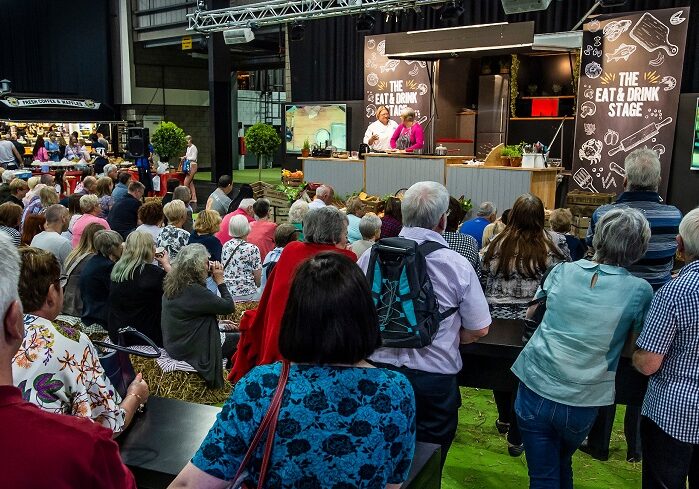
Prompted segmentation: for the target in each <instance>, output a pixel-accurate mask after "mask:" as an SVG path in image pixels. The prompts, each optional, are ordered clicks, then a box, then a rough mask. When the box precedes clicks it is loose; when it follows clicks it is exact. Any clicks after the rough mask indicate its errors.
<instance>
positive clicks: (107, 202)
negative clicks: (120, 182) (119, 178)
mask: <svg viewBox="0 0 699 489" xmlns="http://www.w3.org/2000/svg"><path fill="white" fill-rule="evenodd" d="M113 188H114V181H113V180H112V179H111V178H109V177H100V179H99V180H97V188H96V191H95V194H96V195H97V199H98V200H99V207H100V214H99V217H101V218H102V219H106V218H107V216H108V215H109V211H111V210H112V206H113V205H114V198H113V197H112V189H113Z"/></svg>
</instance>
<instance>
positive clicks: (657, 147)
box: [651, 144, 665, 157]
mask: <svg viewBox="0 0 699 489" xmlns="http://www.w3.org/2000/svg"><path fill="white" fill-rule="evenodd" d="M651 149H652V150H653V151H655V152H656V153H658V157H660V156H662V155H664V154H665V146H664V145H662V144H656V145H655V146H653V147H652V148H651Z"/></svg>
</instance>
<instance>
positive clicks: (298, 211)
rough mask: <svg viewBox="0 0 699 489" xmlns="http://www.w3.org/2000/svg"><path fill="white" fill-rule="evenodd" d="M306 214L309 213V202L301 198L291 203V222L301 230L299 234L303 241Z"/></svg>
mask: <svg viewBox="0 0 699 489" xmlns="http://www.w3.org/2000/svg"><path fill="white" fill-rule="evenodd" d="M306 214H308V202H306V201H305V200H301V199H299V200H297V201H296V202H294V203H293V204H291V207H290V208H289V222H290V223H291V224H293V225H294V227H295V228H296V229H298V230H299V231H300V232H301V234H300V235H299V239H300V240H301V241H303V219H304V218H305V217H306Z"/></svg>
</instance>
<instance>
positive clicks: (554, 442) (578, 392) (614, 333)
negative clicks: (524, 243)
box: [504, 204, 653, 487]
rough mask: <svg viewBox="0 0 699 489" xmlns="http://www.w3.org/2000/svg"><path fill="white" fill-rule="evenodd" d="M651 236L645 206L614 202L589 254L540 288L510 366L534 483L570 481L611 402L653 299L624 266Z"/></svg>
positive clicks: (635, 257) (561, 484)
mask: <svg viewBox="0 0 699 489" xmlns="http://www.w3.org/2000/svg"><path fill="white" fill-rule="evenodd" d="M516 207H517V204H515V207H514V208H513V209H512V216H511V217H512V219H511V221H510V224H509V225H508V228H509V227H510V226H512V225H513V223H514V221H515V220H516V218H515V215H516V214H517V211H516ZM506 232H507V230H505V231H504V233H506ZM649 238H650V228H649V226H648V222H647V221H646V219H645V217H644V216H643V214H642V213H641V212H640V211H638V210H636V209H628V208H625V209H624V208H622V209H615V210H611V211H609V212H607V213H606V214H605V215H604V216H603V217H602V218H601V219H600V220H599V221H598V223H597V229H596V232H595V238H594V241H593V245H594V247H595V255H594V257H593V258H592V260H591V261H590V260H584V259H583V260H578V261H576V262H573V263H563V264H561V265H558V266H556V267H554V268H553V270H551V272H550V273H549V275H548V277H547V278H546V280H545V281H544V283H543V285H542V286H541V287H540V288H539V289H538V290H537V294H536V297H537V298H542V297H548V300H547V303H546V312H545V313H544V317H543V320H542V322H541V324H540V325H539V327H538V329H537V330H536V332H535V333H534V335H533V336H532V338H531V339H530V340H529V342H528V343H527V345H526V346H525V347H524V349H523V350H522V352H521V353H520V355H519V357H518V358H517V360H516V361H515V363H514V365H513V366H512V371H513V372H514V374H515V375H516V376H517V377H518V378H519V380H520V381H521V382H520V384H519V390H518V392H517V400H516V402H515V411H516V413H517V420H518V423H519V427H520V431H521V433H522V438H523V440H524V447H525V449H526V451H525V454H526V457H527V466H528V470H529V479H530V487H573V469H572V465H571V464H572V460H571V458H572V456H573V453H574V452H575V451H576V450H577V448H578V446H580V444H581V443H582V441H583V440H584V439H585V437H586V436H587V434H588V432H589V431H590V428H591V427H592V424H593V422H594V421H595V417H596V416H597V411H598V408H599V406H606V405H609V404H612V403H613V402H614V382H615V380H614V379H615V376H616V369H617V365H618V364H619V357H620V356H621V353H622V349H624V343H627V351H628V352H629V353H630V352H631V348H632V345H633V341H634V340H635V338H636V337H637V335H638V332H640V330H641V327H642V325H643V320H644V318H645V316H646V313H647V311H648V308H649V306H650V303H651V300H652V299H653V289H652V287H651V286H650V285H649V284H648V283H647V282H646V281H645V280H642V279H639V278H637V277H634V276H633V275H631V274H630V273H629V272H628V271H627V270H626V267H628V266H629V265H631V264H632V263H635V262H636V261H638V260H639V259H640V258H641V257H642V256H643V254H644V253H645V251H646V249H647V248H648V240H649ZM591 305H592V307H591ZM532 307H533V306H532Z"/></svg>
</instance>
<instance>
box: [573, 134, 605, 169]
mask: <svg viewBox="0 0 699 489" xmlns="http://www.w3.org/2000/svg"><path fill="white" fill-rule="evenodd" d="M578 156H579V157H580V159H581V160H587V161H589V162H590V163H591V164H593V165H598V164H599V163H600V162H601V161H602V141H600V140H599V139H594V138H592V139H588V140H587V141H585V142H584V143H582V146H580V150H578Z"/></svg>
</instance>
